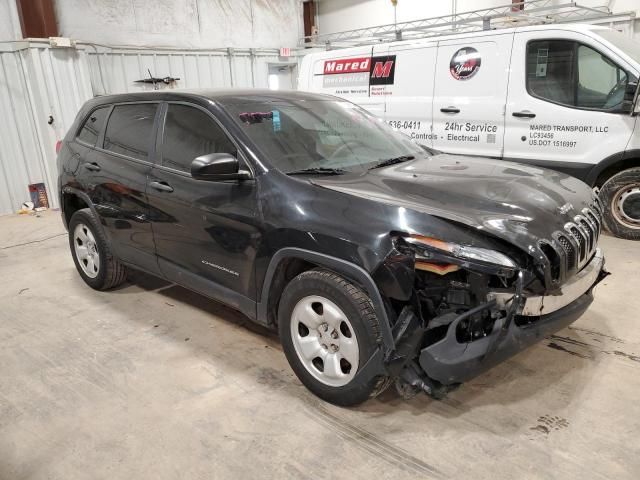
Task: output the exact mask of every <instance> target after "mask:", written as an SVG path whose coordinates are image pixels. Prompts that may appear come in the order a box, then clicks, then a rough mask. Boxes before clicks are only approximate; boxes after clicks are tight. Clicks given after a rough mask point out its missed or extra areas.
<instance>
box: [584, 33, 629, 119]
mask: <svg viewBox="0 0 640 480" xmlns="http://www.w3.org/2000/svg"><path fill="white" fill-rule="evenodd" d="M627 80H628V79H627V73H626V72H625V71H624V70H622V69H621V68H620V67H618V66H617V65H616V64H615V63H613V62H612V61H611V60H609V59H608V58H607V57H605V56H604V55H602V54H600V53H599V52H596V51H595V50H593V49H592V48H589V47H586V46H584V45H580V46H578V89H577V103H576V105H577V106H579V107H587V108H602V109H610V108H613V107H616V106H618V105H620V104H621V103H622V100H624V91H625V88H626V86H627Z"/></svg>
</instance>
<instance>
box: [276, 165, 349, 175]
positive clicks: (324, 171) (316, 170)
mask: <svg viewBox="0 0 640 480" xmlns="http://www.w3.org/2000/svg"><path fill="white" fill-rule="evenodd" d="M343 173H347V171H346V170H344V169H342V168H327V167H312V168H303V169H302V170H293V171H291V172H287V175H304V174H312V175H342V174H343Z"/></svg>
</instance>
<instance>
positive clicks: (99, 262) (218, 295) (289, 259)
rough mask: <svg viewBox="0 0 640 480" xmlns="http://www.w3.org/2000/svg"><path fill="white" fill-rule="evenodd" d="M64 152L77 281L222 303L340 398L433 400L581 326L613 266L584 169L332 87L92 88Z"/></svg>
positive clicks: (62, 181) (61, 164) (66, 217)
mask: <svg viewBox="0 0 640 480" xmlns="http://www.w3.org/2000/svg"><path fill="white" fill-rule="evenodd" d="M59 147H60V148H59V155H58V168H59V174H60V175H59V192H60V200H61V206H62V218H63V221H64V223H65V226H66V227H67V230H68V232H69V245H70V249H71V254H72V256H73V260H74V262H75V265H76V267H77V270H78V272H79V274H80V276H81V277H82V279H83V280H84V281H85V282H86V283H87V284H88V285H89V286H90V287H92V288H95V289H98V290H105V289H109V288H112V287H115V286H116V285H118V284H120V283H121V282H123V281H124V280H125V277H126V271H127V269H128V268H133V269H137V270H142V271H145V272H148V273H150V274H153V275H157V276H159V277H162V278H165V279H166V280H168V281H170V282H174V283H176V284H179V285H182V286H184V287H186V288H189V289H191V290H194V291H196V292H199V293H201V294H203V295H206V296H208V297H210V298H212V299H215V300H217V301H220V302H224V303H225V304H227V305H230V306H231V307H234V308H236V309H238V310H239V311H241V312H242V313H244V314H245V315H247V316H248V317H250V318H251V319H252V320H254V321H256V322H258V323H260V324H263V325H266V326H268V327H270V328H273V329H277V330H278V331H279V335H280V338H281V342H282V345H283V349H284V352H285V354H286V356H287V359H288V361H289V363H290V365H291V367H292V369H293V370H294V371H295V373H296V375H297V376H298V378H299V379H300V381H301V382H302V383H303V384H304V385H306V386H307V387H308V388H309V390H311V391H312V392H314V393H315V394H316V395H318V396H319V397H321V398H323V399H325V400H327V401H329V402H333V403H335V404H339V405H354V404H357V403H360V402H363V401H365V400H366V399H367V398H370V397H372V396H375V395H376V394H378V393H380V392H381V391H382V390H384V389H385V388H386V387H387V386H388V385H390V384H391V383H395V385H396V387H397V388H398V390H399V392H401V393H402V394H403V395H405V396H409V395H412V394H415V393H416V392H418V391H424V392H426V393H429V394H431V395H433V396H435V397H441V396H442V395H444V394H446V392H447V391H448V390H450V389H451V388H453V387H456V386H458V385H459V384H460V383H462V382H464V381H466V380H468V379H470V378H472V377H474V376H476V375H478V374H479V373H480V372H482V371H484V370H486V369H488V368H490V367H491V366H493V365H495V364H496V363H498V362H501V361H503V360H504V359H506V358H508V357H509V356H511V355H513V354H514V353H516V352H518V351H520V350H522V349H524V348H526V347H527V346H529V345H531V344H532V343H534V342H536V341H538V340H540V339H542V338H543V337H544V336H546V335H549V334H552V333H554V332H555V331H557V330H559V329H561V328H563V327H565V326H567V325H569V324H570V323H571V322H573V321H575V320H576V319H577V318H579V317H580V315H581V314H582V313H583V312H584V311H585V310H586V309H587V307H588V306H589V304H590V303H591V302H592V300H593V295H592V292H593V288H594V286H595V285H596V284H597V283H598V282H599V281H600V280H601V279H602V278H603V277H604V276H606V274H607V272H606V271H605V270H604V258H603V255H602V254H601V252H600V250H599V249H598V248H597V242H598V236H599V234H600V230H601V225H602V213H603V209H602V205H601V203H600V201H599V200H598V198H597V197H596V195H595V194H594V193H593V192H592V190H591V189H590V188H589V187H588V186H587V185H586V184H584V183H582V182H581V181H579V180H576V179H574V178H572V177H569V176H567V175H564V174H562V173H558V172H554V171H550V170H545V169H542V168H533V167H527V166H523V165H518V164H513V163H507V162H502V161H495V160H491V159H488V158H469V157H460V156H455V155H445V154H441V153H438V152H436V151H432V150H429V149H427V148H425V147H421V146H419V145H418V144H416V143H414V142H412V141H411V140H409V139H408V138H406V137H405V136H403V135H402V134H400V133H398V132H396V131H394V130H393V129H392V128H391V127H389V126H388V125H387V124H385V123H384V122H383V121H381V120H379V119H376V118H375V117H373V116H371V115H370V114H368V113H366V112H365V111H364V110H362V109H361V108H359V107H357V106H356V105H354V104H352V103H350V102H348V101H344V100H341V99H338V98H335V97H331V96H326V95H317V94H310V93H300V92H271V91H261V90H247V91H242V90H228V91H213V90H212V91H184V92H178V91H159V92H145V93H136V94H123V95H113V96H104V97H99V98H95V99H93V100H90V101H88V102H87V103H86V104H85V105H84V106H83V107H82V109H81V111H80V112H79V114H78V116H77V119H76V120H75V123H74V124H73V126H72V127H71V129H70V130H69V132H68V134H67V135H66V137H65V138H64V140H63V141H62V142H61V144H60V145H59Z"/></svg>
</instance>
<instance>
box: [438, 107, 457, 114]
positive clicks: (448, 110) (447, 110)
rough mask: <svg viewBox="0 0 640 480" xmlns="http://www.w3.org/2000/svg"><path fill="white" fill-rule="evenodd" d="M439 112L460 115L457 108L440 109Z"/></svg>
mask: <svg viewBox="0 0 640 480" xmlns="http://www.w3.org/2000/svg"><path fill="white" fill-rule="evenodd" d="M440 111H441V112H442V113H460V109H459V108H458V107H445V108H441V109H440Z"/></svg>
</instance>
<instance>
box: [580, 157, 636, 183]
mask: <svg viewBox="0 0 640 480" xmlns="http://www.w3.org/2000/svg"><path fill="white" fill-rule="evenodd" d="M635 167H640V149H634V150H627V151H626V152H619V153H616V154H613V155H611V156H609V157H607V158H605V159H604V160H602V161H601V162H600V163H598V164H597V165H595V166H594V167H593V168H592V169H591V171H590V172H589V175H588V176H587V178H586V180H585V181H586V183H588V184H589V185H590V186H592V187H602V185H604V184H605V182H606V181H607V180H609V179H610V178H611V177H612V176H614V175H615V174H617V173H620V172H622V171H623V170H627V169H629V168H635Z"/></svg>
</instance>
